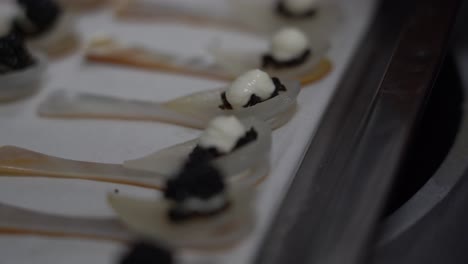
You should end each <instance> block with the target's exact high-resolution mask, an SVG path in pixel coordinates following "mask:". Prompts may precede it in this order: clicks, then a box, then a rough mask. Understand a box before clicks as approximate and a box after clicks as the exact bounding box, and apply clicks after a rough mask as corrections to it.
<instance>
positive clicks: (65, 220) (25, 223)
mask: <svg viewBox="0 0 468 264" xmlns="http://www.w3.org/2000/svg"><path fill="white" fill-rule="evenodd" d="M0 233H1V234H9V235H12V234H14V235H25V234H32V235H40V236H53V237H74V238H91V239H103V240H116V241H128V240H130V239H131V237H132V233H131V232H130V231H129V230H128V229H127V228H125V226H124V225H122V224H121V223H120V222H119V221H118V220H117V219H114V218H95V219H93V218H78V217H67V216H60V215H53V214H47V213H41V212H36V211H32V210H28V209H23V208H18V207H15V206H11V205H7V204H2V203H0Z"/></svg>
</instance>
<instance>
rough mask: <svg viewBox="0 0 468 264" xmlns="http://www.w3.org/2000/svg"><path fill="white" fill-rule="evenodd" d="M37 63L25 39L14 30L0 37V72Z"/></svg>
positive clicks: (19, 68)
mask: <svg viewBox="0 0 468 264" xmlns="http://www.w3.org/2000/svg"><path fill="white" fill-rule="evenodd" d="M34 63H35V60H34V58H33V57H32V55H31V54H30V53H29V51H28V50H27V49H26V47H25V45H24V41H23V39H22V38H21V37H20V36H19V35H18V34H16V33H15V32H14V31H10V33H8V34H7V35H5V36H2V37H0V74H1V73H7V72H11V71H15V70H21V69H24V68H27V67H29V66H31V65H33V64H34Z"/></svg>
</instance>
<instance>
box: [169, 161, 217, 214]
mask: <svg viewBox="0 0 468 264" xmlns="http://www.w3.org/2000/svg"><path fill="white" fill-rule="evenodd" d="M225 189H226V185H225V183H224V179H223V176H222V175H221V173H220V172H219V170H217V169H216V168H215V167H213V165H212V164H211V163H210V162H202V163H199V164H196V163H193V162H187V164H186V165H185V166H184V168H183V169H182V171H181V172H180V173H179V174H177V175H176V176H175V177H173V178H171V179H169V180H168V181H167V182H166V190H165V192H164V197H165V198H166V199H168V200H171V201H173V202H174V204H173V206H172V207H171V208H170V209H169V211H168V218H169V219H170V220H171V221H173V222H180V221H182V220H187V219H191V218H193V217H200V216H209V215H213V214H217V213H219V212H221V211H223V210H224V209H225V207H226V206H224V207H223V208H220V209H218V210H215V211H212V212H209V213H200V212H196V211H189V210H187V208H183V203H184V202H185V201H186V200H187V199H189V198H196V199H200V200H208V199H211V198H213V197H215V196H217V195H220V194H221V195H222V194H223V192H224V191H225Z"/></svg>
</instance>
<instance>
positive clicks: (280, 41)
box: [270, 28, 309, 61]
mask: <svg viewBox="0 0 468 264" xmlns="http://www.w3.org/2000/svg"><path fill="white" fill-rule="evenodd" d="M270 49H271V55H272V56H273V58H275V59H276V60H277V61H287V60H291V59H295V58H297V57H299V56H301V55H302V54H303V53H304V52H305V51H306V50H307V49H309V40H308V39H307V37H306V35H305V34H304V33H303V32H301V31H300V30H298V29H296V28H283V29H281V30H280V31H278V32H277V33H276V34H275V35H274V36H273V38H272V39H271V48H270Z"/></svg>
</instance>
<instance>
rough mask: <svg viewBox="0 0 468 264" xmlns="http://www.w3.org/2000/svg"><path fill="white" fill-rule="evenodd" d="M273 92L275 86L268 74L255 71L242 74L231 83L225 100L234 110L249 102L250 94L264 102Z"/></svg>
mask: <svg viewBox="0 0 468 264" xmlns="http://www.w3.org/2000/svg"><path fill="white" fill-rule="evenodd" d="M274 91H275V84H274V83H273V81H272V80H271V77H270V76H269V75H268V73H266V72H264V71H261V70H258V69H256V70H251V71H248V72H246V73H244V74H242V75H241V76H239V77H237V79H236V80H234V81H233V82H232V84H231V85H230V86H229V87H228V89H227V90H226V100H227V101H228V102H229V104H231V106H232V107H233V108H234V109H235V108H241V107H243V106H244V105H246V104H247V103H248V102H249V100H250V97H251V96H252V94H255V95H256V96H258V97H260V99H262V100H266V99H268V98H270V96H271V95H272V94H273V92H274Z"/></svg>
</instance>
